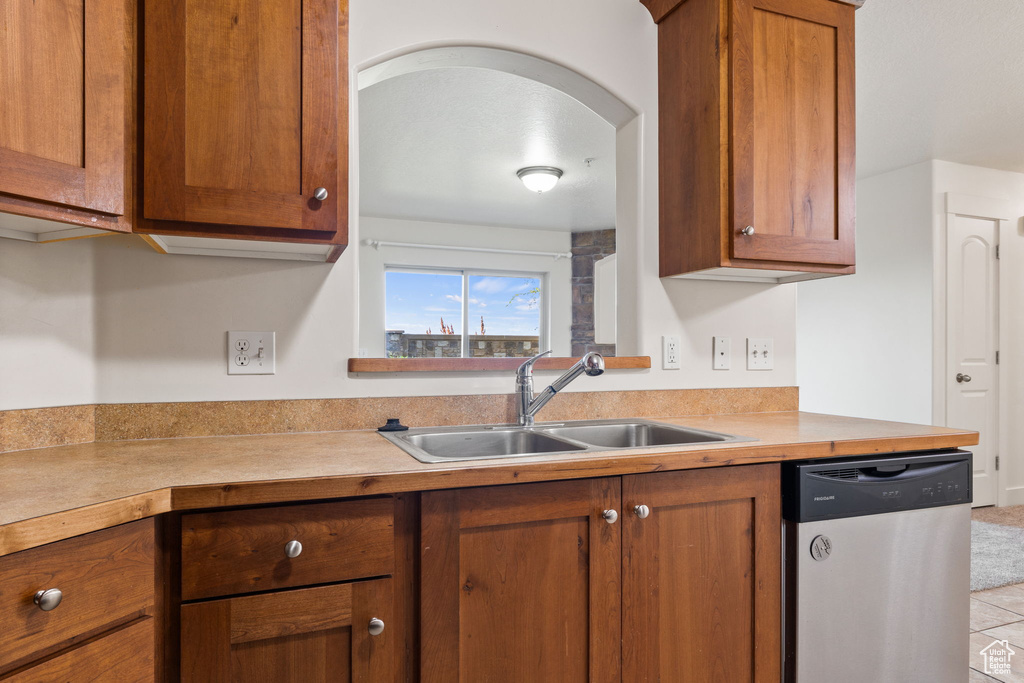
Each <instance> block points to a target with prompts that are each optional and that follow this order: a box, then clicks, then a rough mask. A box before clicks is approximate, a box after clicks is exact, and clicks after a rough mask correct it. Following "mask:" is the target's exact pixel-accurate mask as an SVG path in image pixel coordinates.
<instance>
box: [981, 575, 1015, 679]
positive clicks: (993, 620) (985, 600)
mask: <svg viewBox="0 0 1024 683" xmlns="http://www.w3.org/2000/svg"><path fill="white" fill-rule="evenodd" d="M993 640H1007V641H1009V643H1010V647H1011V648H1012V649H1013V650H1014V651H1015V652H1016V653H1017V654H1016V655H1015V656H1013V657H1012V658H1011V659H1010V663H1011V670H1010V675H1009V676H987V675H985V674H984V673H982V671H984V669H985V666H984V660H983V659H982V656H981V654H980V651H981V649H982V648H984V647H986V646H987V645H988V644H989V643H991V642H992V641H993ZM968 681H970V682H971V683H973V682H974V681H1006V682H1008V683H1024V583H1019V584H1016V585H1014V586H1003V587H1002V588H992V589H990V590H987V591H978V592H977V593H971V673H970V678H969V679H968Z"/></svg>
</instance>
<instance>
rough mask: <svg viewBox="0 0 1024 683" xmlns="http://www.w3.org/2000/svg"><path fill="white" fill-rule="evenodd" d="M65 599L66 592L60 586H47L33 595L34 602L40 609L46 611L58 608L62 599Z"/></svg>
mask: <svg viewBox="0 0 1024 683" xmlns="http://www.w3.org/2000/svg"><path fill="white" fill-rule="evenodd" d="M63 599H64V593H62V592H61V590H60V589H59V588H47V589H46V590H44V591H38V592H37V593H36V594H35V595H34V596H33V597H32V602H34V603H36V605H38V606H39V609H41V610H43V611H44V612H49V611H50V610H54V609H57V606H58V605H60V601H61V600H63Z"/></svg>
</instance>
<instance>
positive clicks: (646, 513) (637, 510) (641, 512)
mask: <svg viewBox="0 0 1024 683" xmlns="http://www.w3.org/2000/svg"><path fill="white" fill-rule="evenodd" d="M633 513H634V514H636V516H637V517H639V518H640V519H647V518H648V517H650V515H651V508H649V507H647V506H646V505H634V506H633Z"/></svg>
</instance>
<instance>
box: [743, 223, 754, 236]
mask: <svg viewBox="0 0 1024 683" xmlns="http://www.w3.org/2000/svg"><path fill="white" fill-rule="evenodd" d="M740 232H742V233H743V234H744V235H746V236H747V237H750V236H751V235H753V234H754V226H753V225H748V226H747V227H745V228H743V229H742V230H740Z"/></svg>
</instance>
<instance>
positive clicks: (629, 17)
mask: <svg viewBox="0 0 1024 683" xmlns="http://www.w3.org/2000/svg"><path fill="white" fill-rule="evenodd" d="M350 9H351V21H350V61H351V66H352V67H353V69H360V68H365V67H366V66H368V65H371V64H375V63H378V62H380V61H382V60H384V59H386V58H388V57H391V56H394V55H397V54H400V53H403V52H408V51H410V50H412V49H417V48H422V47H426V46H437V45H445V44H473V45H487V46H493V47H501V48H507V49H512V50H518V51H522V52H526V53H530V54H533V55H536V56H539V57H542V58H545V59H548V60H551V61H554V62H557V63H560V64H562V65H564V66H567V67H568V68H571V69H574V70H576V71H578V72H580V73H582V74H583V75H585V76H587V77H588V78H590V79H592V80H594V81H595V82H597V83H599V84H601V85H603V86H604V87H605V88H606V89H608V90H609V91H610V92H612V93H614V94H615V95H616V96H617V97H619V99H621V100H622V101H624V102H626V103H627V104H629V105H630V106H631V107H632V108H633V109H634V110H635V111H637V112H639V117H638V118H637V119H636V120H635V121H633V122H631V123H629V124H627V125H626V126H625V127H624V128H623V130H620V132H619V133H620V134H619V147H618V148H617V157H618V158H620V159H621V158H626V157H627V154H626V152H627V151H628V152H629V153H630V155H631V156H633V157H635V159H636V162H635V163H636V164H637V168H638V171H639V173H638V180H637V184H636V186H631V185H628V184H624V183H619V187H618V188H617V200H616V201H617V212H619V213H620V218H621V219H617V226H616V227H617V229H618V230H619V247H618V253H619V258H620V259H621V260H622V263H621V264H620V265H621V266H622V267H621V268H620V276H621V277H624V278H627V279H630V280H632V281H635V282H636V283H637V285H636V291H635V292H634V293H633V296H632V297H631V298H630V299H626V298H623V300H622V301H620V306H619V334H620V339H629V342H628V344H629V346H632V347H633V348H635V349H636V351H637V352H638V353H639V354H642V355H649V356H651V357H652V358H653V359H654V363H655V366H656V368H655V369H654V370H652V371H650V372H647V371H631V372H610V373H607V374H606V375H604V376H602V377H600V378H597V379H592V378H587V379H581V380H579V381H577V382H575V383H574V384H573V385H572V387H571V388H570V389H571V390H595V389H603V390H613V389H659V388H688V387H735V386H786V385H791V384H793V383H794V382H795V380H796V359H795V342H796V331H795V316H796V287H795V286H793V285H783V286H777V287H771V286H767V285H755V284H742V283H720V282H698V281H679V280H671V281H665V282H663V281H661V280H660V279H659V278H658V277H657V267H658V265H657V249H658V246H657V245H658V173H657V171H658V154H657V153H658V134H657V131H658V127H657V103H658V93H657V87H658V78H657V73H658V72H657V27H656V26H655V24H654V23H653V21H651V18H650V15H649V14H648V12H647V10H646V9H645V8H644V7H643V5H641V3H639V2H637V1H636V0H561V1H560V2H557V3H553V2H550V1H549V0H520V1H519V2H514V3H512V2H509V3H493V2H480V1H479V0H445V2H443V3H425V2H421V1H419V0H392V1H391V2H378V1H376V0H352V2H351V5H350ZM351 82H352V83H353V87H354V84H355V82H356V79H355V78H352V79H351ZM356 96H357V94H355V93H354V94H353V98H354V97H356ZM353 107H354V105H353ZM353 119H355V117H353ZM353 123H354V124H355V123H356V121H355V120H353ZM627 129H628V130H627ZM624 132H626V133H629V134H633V133H639V136H636V135H632V137H631V138H630V137H629V136H624V135H623V133H624ZM353 139H355V138H354V136H353ZM629 139H633V140H637V139H638V142H637V143H635V144H636V145H637V146H636V148H631V149H629V150H623V149H622V146H623V145H625V144H628V143H627V140H629ZM353 151H354V153H353V159H352V167H351V168H352V170H351V177H352V187H351V193H350V194H351V196H353V197H358V192H359V189H358V173H357V169H358V150H353ZM629 201H634V204H632V205H628V206H627V202H629ZM356 204H357V202H353V212H357V211H358V207H357V206H356ZM628 209H632V210H628ZM623 212H626V214H627V216H626V217H625V218H623V217H622V213H623ZM629 216H633V217H634V218H629ZM636 217H638V218H636ZM359 238H360V234H359V225H358V221H357V220H355V219H354V220H353V222H352V234H351V242H350V243H351V245H352V246H350V247H349V248H348V250H347V251H346V252H345V254H343V255H342V258H341V260H340V261H339V262H338V263H337V264H336V265H335V266H334V267H333V268H332V267H330V266H326V265H306V264H292V263H286V262H275V261H258V260H246V259H239V260H231V259H224V258H214V257H198V256H160V255H157V254H155V253H151V252H147V251H146V248H145V247H143V245H142V243H141V241H140V240H139V239H138V238H135V237H104V238H101V239H99V240H97V241H96V242H95V244H94V245H81V244H73V245H69V246H68V247H59V246H53V245H51V246H48V247H41V248H40V250H42V249H46V250H47V251H46V253H47V254H50V253H52V252H51V251H50V250H53V249H57V250H60V249H64V248H66V249H68V250H70V251H69V253H71V254H75V255H76V256H74V257H73V259H72V260H75V261H76V262H78V261H77V259H79V258H81V259H85V260H88V259H90V258H93V259H94V265H93V268H94V269H95V278H94V279H95V285H94V286H95V299H94V300H93V299H88V300H87V301H85V302H83V304H82V309H81V310H88V307H89V306H93V307H94V308H95V315H94V320H95V322H94V324H95V334H96V347H95V354H96V364H95V365H96V367H95V373H96V377H97V383H96V398H97V400H99V401H101V402H122V401H125V402H135V401H188V400H193V401H194V400H228V399H268V398H306V397H310V398H316V397H349V396H389V395H431V394H438V393H483V392H506V393H507V392H510V391H511V390H512V381H511V379H510V377H507V376H505V374H497V375H489V374H475V375H472V376H466V375H452V376H447V377H444V376H438V375H430V376H416V377H412V376H384V377H382V376H377V375H373V376H369V375H368V376H357V377H351V376H349V375H348V374H347V372H346V360H347V359H348V358H349V357H351V356H355V355H357V350H358V331H357V305H356V299H357V295H358V277H357V273H356V264H357V263H358V258H359V250H360V249H361V248H363V247H360V246H359V245H358V239H359ZM66 262H67V259H62V258H61V257H59V256H57V257H52V258H47V259H41V260H40V261H39V262H38V263H37V264H36V265H35V267H34V268H32V270H33V272H34V273H36V274H37V277H38V278H39V279H40V281H46V280H48V279H50V278H62V277H64V276H65V274H64V272H63V271H64V270H65V269H66ZM634 265H635V268H636V272H635V274H634V273H632V272H631V269H632V268H633V267H634ZM2 286H3V288H4V289H5V290H6V289H7V288H8V287H9V285H7V283H6V282H5V283H3V285H2ZM0 296H5V297H6V296H10V294H9V293H8V292H6V291H5V292H4V294H2V295H0ZM34 317H35V313H34V312H33V311H31V310H28V309H27V308H19V310H18V311H17V312H16V313H14V314H13V318H12V319H11V320H9V321H5V322H4V323H3V324H4V325H5V326H10V327H11V328H17V329H28V330H30V331H31V334H29V335H27V336H25V337H24V338H23V339H22V342H21V345H20V346H19V353H18V357H16V358H15V359H14V360H13V361H11V363H12V365H17V366H19V368H20V369H19V371H18V374H17V376H16V380H17V381H16V382H14V383H13V385H12V386H11V388H10V389H5V390H4V392H5V394H6V395H8V396H10V397H11V398H10V399H8V405H10V406H11V407H14V406H15V405H16V407H35V406H41V405H55V404H65V403H76V402H82V400H83V398H82V397H83V396H85V395H87V394H88V392H81V391H77V392H73V391H60V390H58V391H49V392H46V391H40V390H39V389H38V385H39V384H40V383H42V382H44V381H45V379H46V378H47V377H48V376H50V374H51V370H50V369H49V368H48V366H50V367H52V366H53V364H54V361H53V360H51V359H41V358H39V357H38V356H34V355H32V354H31V353H29V352H28V350H30V349H32V348H35V346H36V342H45V341H46V340H47V339H49V338H55V337H59V338H68V337H80V336H89V334H90V332H88V331H87V330H88V329H89V324H88V321H86V320H82V321H78V320H76V319H74V318H72V317H68V316H63V317H62V319H61V320H56V321H54V323H55V324H54V326H52V327H50V326H46V325H35V324H33V323H32V322H31V321H32V319H33V318H34ZM86 317H88V316H86ZM229 329H273V330H275V331H276V332H277V340H278V358H277V374H276V375H274V376H232V377H228V376H227V375H226V374H225V363H226V361H225V357H226V351H225V341H224V339H225V336H224V333H225V331H226V330H229ZM663 334H677V335H680V336H681V337H682V340H683V344H682V364H683V370H681V371H662V370H660V369H657V367H660V354H661V335H663ZM715 335H727V336H731V337H732V339H733V347H734V351H733V354H734V358H733V368H734V369H733V370H731V371H729V372H715V371H713V370H712V369H711V339H712V337H713V336H715ZM751 336H756V337H773V338H774V341H775V354H776V358H775V370H774V371H772V372H747V371H746V370H745V369H744V368H745V363H744V361H743V348H744V341H743V340H744V339H745V337H751ZM4 343H7V342H6V340H5V342H4ZM60 353H61V354H66V355H64V356H62V358H61V359H59V361H58V362H57V365H58V366H64V365H67V364H68V363H72V358H73V357H74V356H75V355H76V354H73V353H72V352H71V351H70V350H69V349H67V348H61V350H60ZM84 365H85V370H84V374H85V375H86V376H88V375H89V374H90V370H91V368H89V367H88V366H89V363H88V362H86V363H85V364H84ZM544 374H548V375H549V373H543V374H542V379H543V375H544Z"/></svg>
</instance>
